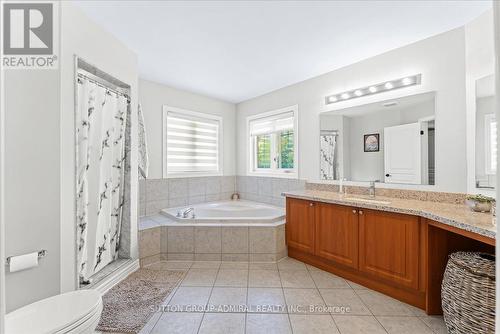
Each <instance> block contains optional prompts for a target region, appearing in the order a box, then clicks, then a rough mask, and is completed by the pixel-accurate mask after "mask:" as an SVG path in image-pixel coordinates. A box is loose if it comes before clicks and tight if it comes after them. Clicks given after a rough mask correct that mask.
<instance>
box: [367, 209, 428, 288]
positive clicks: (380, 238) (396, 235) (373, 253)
mask: <svg viewBox="0 0 500 334" xmlns="http://www.w3.org/2000/svg"><path fill="white" fill-rule="evenodd" d="M418 261H419V219H418V217H414V216H409V215H402V214H396V213H388V212H383V211H374V210H366V209H360V210H359V269H360V270H361V271H363V272H366V273H369V274H373V275H375V276H377V277H379V278H383V279H384V280H388V281H392V282H394V283H397V284H398V285H403V286H406V287H410V288H415V289H417V288H418Z"/></svg>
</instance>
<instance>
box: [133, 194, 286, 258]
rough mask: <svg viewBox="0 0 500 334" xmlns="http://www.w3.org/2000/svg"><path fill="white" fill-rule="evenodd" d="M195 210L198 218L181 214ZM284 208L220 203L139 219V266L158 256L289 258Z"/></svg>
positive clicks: (174, 210)
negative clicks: (287, 255) (181, 215)
mask: <svg viewBox="0 0 500 334" xmlns="http://www.w3.org/2000/svg"><path fill="white" fill-rule="evenodd" d="M188 208H193V209H194V214H195V217H194V218H191V214H190V215H189V217H188V218H181V217H177V213H178V212H181V213H182V212H183V211H184V210H186V209H188ZM284 218H285V210H284V209H283V208H279V207H276V206H272V205H267V204H263V203H257V202H250V201H243V200H239V201H220V202H209V203H201V204H196V205H189V206H182V207H177V208H169V209H163V210H161V214H160V215H154V216H150V217H144V218H142V219H141V223H140V226H142V228H141V229H140V231H139V256H140V259H141V266H145V265H148V264H151V263H154V262H156V261H160V260H172V261H193V260H194V261H250V262H269V261H271V262H274V261H277V260H279V259H282V258H283V257H285V256H286V254H287V251H286V244H285V219H284Z"/></svg>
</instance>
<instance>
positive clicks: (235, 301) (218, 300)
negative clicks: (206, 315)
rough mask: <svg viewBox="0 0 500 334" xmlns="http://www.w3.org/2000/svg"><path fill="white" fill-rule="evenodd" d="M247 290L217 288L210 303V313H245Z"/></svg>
mask: <svg viewBox="0 0 500 334" xmlns="http://www.w3.org/2000/svg"><path fill="white" fill-rule="evenodd" d="M246 301H247V288H227V287H215V288H213V290H212V295H211V296H210V300H209V301H208V311H209V312H231V313H233V312H245V311H246V309H245V307H246Z"/></svg>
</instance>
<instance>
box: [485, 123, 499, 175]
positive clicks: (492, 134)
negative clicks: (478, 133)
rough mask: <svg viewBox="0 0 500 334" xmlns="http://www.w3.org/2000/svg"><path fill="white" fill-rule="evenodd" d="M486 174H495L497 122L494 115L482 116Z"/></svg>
mask: <svg viewBox="0 0 500 334" xmlns="http://www.w3.org/2000/svg"><path fill="white" fill-rule="evenodd" d="M484 129H485V136H484V137H485V140H486V142H485V148H486V154H485V155H486V174H496V173H497V121H496V118H495V115H494V114H487V115H484Z"/></svg>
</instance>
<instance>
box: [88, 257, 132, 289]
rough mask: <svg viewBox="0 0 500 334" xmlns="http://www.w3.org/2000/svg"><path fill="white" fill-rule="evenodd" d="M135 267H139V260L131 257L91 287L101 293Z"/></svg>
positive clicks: (122, 278) (130, 272)
mask: <svg viewBox="0 0 500 334" xmlns="http://www.w3.org/2000/svg"><path fill="white" fill-rule="evenodd" d="M137 269H139V260H138V259H137V260H132V259H131V260H130V261H128V262H127V263H126V264H124V265H122V266H120V268H118V269H117V270H115V271H114V272H113V273H111V274H110V275H109V276H108V277H106V278H104V279H103V280H101V281H100V282H99V283H97V284H96V285H95V286H92V289H94V290H97V291H99V292H100V293H101V294H105V293H106V292H108V291H109V290H110V289H111V288H112V287H114V286H115V285H116V284H118V283H120V282H121V281H122V280H124V279H125V278H126V277H127V276H128V275H130V274H132V273H133V272H134V271H136V270H137Z"/></svg>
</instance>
